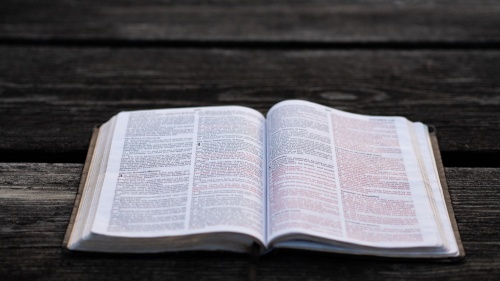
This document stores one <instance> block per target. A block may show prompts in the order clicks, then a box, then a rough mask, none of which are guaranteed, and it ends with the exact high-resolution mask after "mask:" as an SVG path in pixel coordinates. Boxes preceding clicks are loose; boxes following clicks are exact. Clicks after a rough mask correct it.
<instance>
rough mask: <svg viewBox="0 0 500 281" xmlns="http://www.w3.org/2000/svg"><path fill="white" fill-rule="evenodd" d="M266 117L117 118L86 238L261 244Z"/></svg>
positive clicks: (171, 114)
mask: <svg viewBox="0 0 500 281" xmlns="http://www.w3.org/2000/svg"><path fill="white" fill-rule="evenodd" d="M264 142H265V119H264V117H263V116H262V115H261V114H260V113H259V112H257V111H255V110H253V109H249V108H245V107H239V106H225V107H201V108H187V109H165V110H145V111H132V112H122V113H120V114H119V115H118V118H117V120H116V126H115V130H114V133H113V139H112V144H111V151H110V155H109V161H108V165H107V168H106V173H105V178H104V184H103V187H102V192H101V195H100V198H99V203H98V207H97V212H96V216H95V219H94V222H93V226H92V232H93V233H97V234H102V235H108V236H117V237H164V236H179V235H188V234H199V233H211V232H236V233H243V234H247V235H250V236H253V237H255V238H257V239H258V240H260V241H264V231H265V225H264V222H265V219H264V218H265V201H264V197H265V190H264V185H265V172H264V166H265V158H264V157H265V146H264Z"/></svg>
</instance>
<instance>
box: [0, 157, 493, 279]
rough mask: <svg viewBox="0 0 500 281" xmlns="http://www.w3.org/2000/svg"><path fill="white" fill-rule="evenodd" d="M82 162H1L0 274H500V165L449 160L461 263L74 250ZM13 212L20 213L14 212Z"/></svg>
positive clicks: (335, 276) (302, 254) (187, 276)
mask: <svg viewBox="0 0 500 281" xmlns="http://www.w3.org/2000/svg"><path fill="white" fill-rule="evenodd" d="M82 168H83V165H82V164H69V163H65V164H47V163H4V164H0V175H1V177H0V200H1V202H2V204H1V205H0V225H1V226H2V231H1V232H0V241H2V243H1V244H0V276H2V275H3V276H4V277H9V278H12V279H15V278H20V277H24V278H29V277H36V278H39V279H41V280H67V279H81V278H83V279H92V280H94V279H97V280H101V279H106V280H119V279H122V278H130V277H137V278H142V277H146V278H150V279H153V280H161V279H162V278H168V277H170V278H179V279H182V280H200V279H201V280H209V279H217V278H219V277H221V278H222V277H225V278H231V279H238V280H245V279H248V278H250V277H251V276H250V275H252V274H255V275H256V276H257V278H258V279H263V280H298V279H307V280H339V279H340V280H345V279H350V278H356V279H362V280H380V279H381V278H382V279H384V280H401V278H412V279H427V278H437V279H447V278H452V279H457V280H469V279H470V278H474V279H476V278H478V279H480V280H494V279H495V277H498V274H500V260H499V259H498V258H497V257H498V252H499V251H500V231H499V229H498V225H499V224H500V216H498V202H500V191H499V190H498V186H499V185H500V169H499V168H447V169H446V175H447V178H448V184H449V188H450V193H451V198H452V201H453V207H454V210H455V213H456V217H457V223H458V226H459V229H460V233H461V235H462V239H463V240H464V247H465V251H466V253H467V258H466V259H465V260H464V261H463V262H461V263H456V264H443V263H433V262H408V261H406V262H404V261H397V260H386V261H374V260H370V259H363V260H357V259H353V258H351V257H345V256H341V257H339V256H332V255H329V254H320V253H313V252H298V251H292V252H283V251H282V252H279V251H278V252H276V253H272V254H270V255H268V256H265V257H262V258H260V259H259V260H258V261H255V260H252V259H250V258H249V257H248V256H246V255H236V254H230V253H199V252H191V253H174V254H160V255H111V254H105V255H103V254H83V253H69V252H67V251H65V250H63V249H62V248H61V241H62V238H63V236H64V232H65V230H66V225H67V222H68V220H69V217H70V215H71V211H72V208H73V202H74V197H75V194H76V190H77V188H78V182H79V179H80V173H81V170H82ZM13 214H15V216H13Z"/></svg>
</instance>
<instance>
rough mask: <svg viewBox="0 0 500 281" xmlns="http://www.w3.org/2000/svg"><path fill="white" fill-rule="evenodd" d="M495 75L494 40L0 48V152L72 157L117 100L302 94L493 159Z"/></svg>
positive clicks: (197, 100) (262, 101)
mask: <svg viewBox="0 0 500 281" xmlns="http://www.w3.org/2000/svg"><path fill="white" fill-rule="evenodd" d="M498 73H500V52H499V51H495V50H490V51H439V50H436V51H431V50H427V51H391V50H385V51H381V50H379V51H372V50H333V51H331V50H315V51H311V50H240V49H177V48H85V49H81V48H70V47H69V48H64V47H61V48H53V47H0V127H1V128H2V130H1V131H0V152H2V153H1V154H0V155H2V156H1V157H3V159H4V161H16V159H17V161H27V162H29V161H44V160H45V162H54V161H55V162H57V161H58V160H57V158H56V159H55V160H52V159H51V157H58V156H57V155H59V156H61V155H66V156H67V157H68V159H67V160H66V159H65V160H63V161H64V162H75V161H76V162H80V163H82V162H83V161H84V157H85V152H86V150H87V146H88V140H89V138H90V134H91V130H92V127H93V126H95V125H97V124H101V123H103V122H105V121H107V120H108V119H109V118H110V117H111V116H113V115H114V114H116V113H118V112H120V111H123V110H137V109H151V108H176V107H187V106H207V105H229V104H238V105H243V106H249V107H253V108H255V109H257V110H259V111H261V112H262V113H266V112H267V110H268V109H269V108H270V107H271V106H272V105H273V104H275V103H277V102H279V101H281V100H285V99H305V100H310V101H313V102H318V103H321V104H324V105H327V106H332V107H335V108H338V109H341V110H346V111H350V112H356V113H361V114H374V115H377V114H378V115H399V116H406V117H407V118H409V119H410V120H412V121H422V122H424V123H427V124H433V125H435V126H436V127H437V130H438V137H439V141H440V145H441V150H442V151H443V152H444V153H448V152H463V151H465V152H483V153H490V155H492V157H495V156H494V155H498V154H495V153H499V152H500V142H498V136H499V135H500V95H499V93H500V80H498V75H497V74H498ZM39 155H42V156H43V155H46V157H45V158H44V159H37V158H36V157H37V156H39ZM445 156H446V155H445ZM8 157H10V158H11V159H10V160H5V159H6V158H8ZM42 158H43V157H42ZM19 159H21V160H19ZM72 159H73V160H72ZM470 160H471V161H474V159H470ZM445 161H446V159H445ZM476 162H477V161H476Z"/></svg>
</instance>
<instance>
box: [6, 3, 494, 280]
mask: <svg viewBox="0 0 500 281" xmlns="http://www.w3.org/2000/svg"><path fill="white" fill-rule="evenodd" d="M116 2H117V1H111V0H99V1H85V2H83V1H70V0H65V1H42V0H24V1H14V0H4V1H2V2H1V3H0V279H1V280H10V279H11V280H18V279H30V280H31V279H38V280H73V279H74V280H76V279H78V280H79V279H82V280H101V279H106V280H121V279H140V278H145V279H146V278H147V279H152V280H168V279H178V280H190V279H192V280H214V279H228V280H232V279H235V280H246V279H250V280H253V279H263V280H323V279H324V280H347V279H362V280H372V279H384V280H406V279H422V280H428V279H434V280H444V279H453V280H457V279H464V280H469V279H475V280H486V279H491V280H495V279H498V278H500V4H499V3H498V2H495V1H488V0H477V1H472V0H464V1H451V0H422V1H390V0H373V1H347V0H345V1H344V0H332V1H326V0H318V1H303V0H296V1H282V0H276V1H259V0H255V1H246V0H242V1H230V0H220V1H210V3H206V1H198V0H192V1H177V0H173V1H160V0H158V1H142V2H140V1H121V2H122V3H116ZM136 2H140V4H138V3H136ZM295 98H296V99H306V100H310V101H314V102H318V103H321V104H324V105H328V106H332V107H336V108H338V109H342V110H347V111H351V112H357V113H362V114H382V115H403V116H406V117H408V118H409V119H410V120H413V121H422V122H425V123H428V124H433V125H435V126H436V128H437V131H438V137H439V141H440V145H441V151H442V154H443V159H444V165H445V166H446V174H447V178H448V184H449V188H450V192H451V197H452V201H453V206H454V210H455V213H456V218H457V222H458V226H459V229H460V232H461V235H462V239H463V243H464V246H465V250H466V253H467V257H466V259H465V260H464V261H463V262H461V263H456V264H437V263H432V262H424V261H416V262H405V261H398V260H391V261H376V260H369V259H368V260H357V259H352V258H349V257H339V256H333V255H325V254H318V253H305V252H291V253H290V252H276V253H274V254H271V255H269V256H266V257H264V258H261V259H258V260H252V259H251V258H249V257H248V256H245V255H236V254H230V253H175V254H161V255H101V254H77V253H69V252H67V251H65V250H63V249H62V248H61V241H62V238H63V235H64V232H65V230H66V226H67V223H68V220H69V217H70V213H71V210H72V207H73V200H74V198H75V194H76V190H77V186H78V183H79V180H80V173H81V170H82V167H83V162H84V158H85V153H86V150H87V146H88V143H89V138H90V134H91V131H92V127H93V126H94V125H96V124H100V123H103V122H105V121H106V120H108V119H109V118H110V117H111V116H113V115H114V114H116V113H117V112H119V111H123V110H135V109H146V108H175V107H185V106H205V105H227V104H238V105H244V106H250V107H253V108H256V109H258V110H260V111H261V112H263V113H265V112H267V110H268V109H269V108H270V107H271V106H272V105H273V104H274V103H276V102H278V101H281V100H284V99H295Z"/></svg>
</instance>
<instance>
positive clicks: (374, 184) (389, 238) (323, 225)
mask: <svg viewBox="0 0 500 281" xmlns="http://www.w3.org/2000/svg"><path fill="white" fill-rule="evenodd" d="M429 131H430V130H429V128H428V127H427V126H426V125H424V124H422V123H419V122H410V121H408V120H407V119H405V118H403V117H386V116H367V115H359V114H353V113H347V112H343V111H340V110H336V109H333V108H329V107H326V106H322V105H319V104H315V103H311V102H307V101H299V100H289V101H283V102H280V103H278V104H276V105H274V106H273V107H272V108H271V109H270V110H269V112H268V114H267V118H265V117H264V116H263V115H262V114H261V113H259V112H258V111H256V110H254V109H251V108H246V107H240V106H216V107H197V108H181V109H159V110H142V111H130V112H121V113H119V114H118V115H116V116H114V117H113V118H111V120H109V121H108V122H106V123H105V124H103V125H102V126H100V128H98V129H96V132H97V133H96V134H94V137H93V140H92V142H91V147H90V150H89V154H88V156H87V163H86V166H85V168H84V172H83V176H82V183H81V187H80V192H79V194H78V196H77V200H76V204H75V210H74V212H73V216H72V220H71V222H70V224H69V226H68V231H67V233H66V237H65V241H64V245H65V247H67V248H68V249H70V250H80V251H96V252H127V253H131V252H132V253H134V252H140V253H148V252H151V253H152V252H164V251H191V250H224V251H233V252H249V251H252V248H255V246H252V245H258V246H259V248H260V251H261V253H265V252H267V251H269V250H272V249H276V248H287V249H303V250H314V251H324V252H335V253H343V254H355V255H372V256H384V257H409V258H412V257H415V258H418V257H425V258H450V259H454V258H459V257H462V256H464V252H463V247H462V244H461V241H460V236H459V233H458V231H457V228H456V223H455V218H454V215H453V211H452V209H451V204H450V202H449V195H448V191H447V187H446V181H445V180H444V173H443V169H442V164H441V159H440V156H439V150H438V149H437V146H436V142H435V136H434V135H433V133H432V132H431V133H429Z"/></svg>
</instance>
